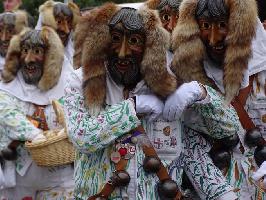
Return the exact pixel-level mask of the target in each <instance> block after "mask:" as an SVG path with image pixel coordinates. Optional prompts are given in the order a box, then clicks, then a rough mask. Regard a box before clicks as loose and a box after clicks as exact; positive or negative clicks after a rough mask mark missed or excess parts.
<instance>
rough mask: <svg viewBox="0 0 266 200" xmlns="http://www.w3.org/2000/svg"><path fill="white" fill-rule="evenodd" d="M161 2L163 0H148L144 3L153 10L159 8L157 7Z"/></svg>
mask: <svg viewBox="0 0 266 200" xmlns="http://www.w3.org/2000/svg"><path fill="white" fill-rule="evenodd" d="M160 2H161V0H148V1H146V2H145V3H144V6H146V7H147V8H149V9H152V10H157V7H158V5H159V4H160Z"/></svg>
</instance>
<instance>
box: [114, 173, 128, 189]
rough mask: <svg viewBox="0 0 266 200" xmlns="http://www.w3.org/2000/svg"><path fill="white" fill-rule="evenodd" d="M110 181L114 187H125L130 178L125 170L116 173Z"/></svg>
mask: <svg viewBox="0 0 266 200" xmlns="http://www.w3.org/2000/svg"><path fill="white" fill-rule="evenodd" d="M111 181H112V184H113V185H114V186H115V187H125V186H127V185H128V184H129V182H130V176H129V174H128V173H127V172H126V171H125V170H121V171H116V172H115V173H114V175H113V176H112V177H111Z"/></svg>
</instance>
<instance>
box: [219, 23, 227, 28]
mask: <svg viewBox="0 0 266 200" xmlns="http://www.w3.org/2000/svg"><path fill="white" fill-rule="evenodd" d="M226 27H227V24H226V23H225V22H220V23H219V28H226Z"/></svg>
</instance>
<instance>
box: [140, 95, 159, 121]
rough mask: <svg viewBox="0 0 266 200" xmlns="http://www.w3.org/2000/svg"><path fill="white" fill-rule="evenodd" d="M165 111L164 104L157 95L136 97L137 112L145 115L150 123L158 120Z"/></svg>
mask: <svg viewBox="0 0 266 200" xmlns="http://www.w3.org/2000/svg"><path fill="white" fill-rule="evenodd" d="M162 111H163V102H162V101H161V100H160V99H159V98H158V97H156V96H155V95H138V96H136V112H137V114H144V115H145V117H146V118H147V119H148V121H149V122H152V121H154V120H156V119H157V118H158V117H159V116H160V115H161V114H162Z"/></svg>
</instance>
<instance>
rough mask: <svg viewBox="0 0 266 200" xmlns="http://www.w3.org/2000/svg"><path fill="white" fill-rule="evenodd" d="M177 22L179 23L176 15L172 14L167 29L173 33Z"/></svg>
mask: <svg viewBox="0 0 266 200" xmlns="http://www.w3.org/2000/svg"><path fill="white" fill-rule="evenodd" d="M176 23H177V19H176V17H175V16H173V15H172V16H171V17H170V21H169V23H168V25H167V30H168V31H169V32H171V33H172V31H173V30H174V28H175V26H176Z"/></svg>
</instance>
